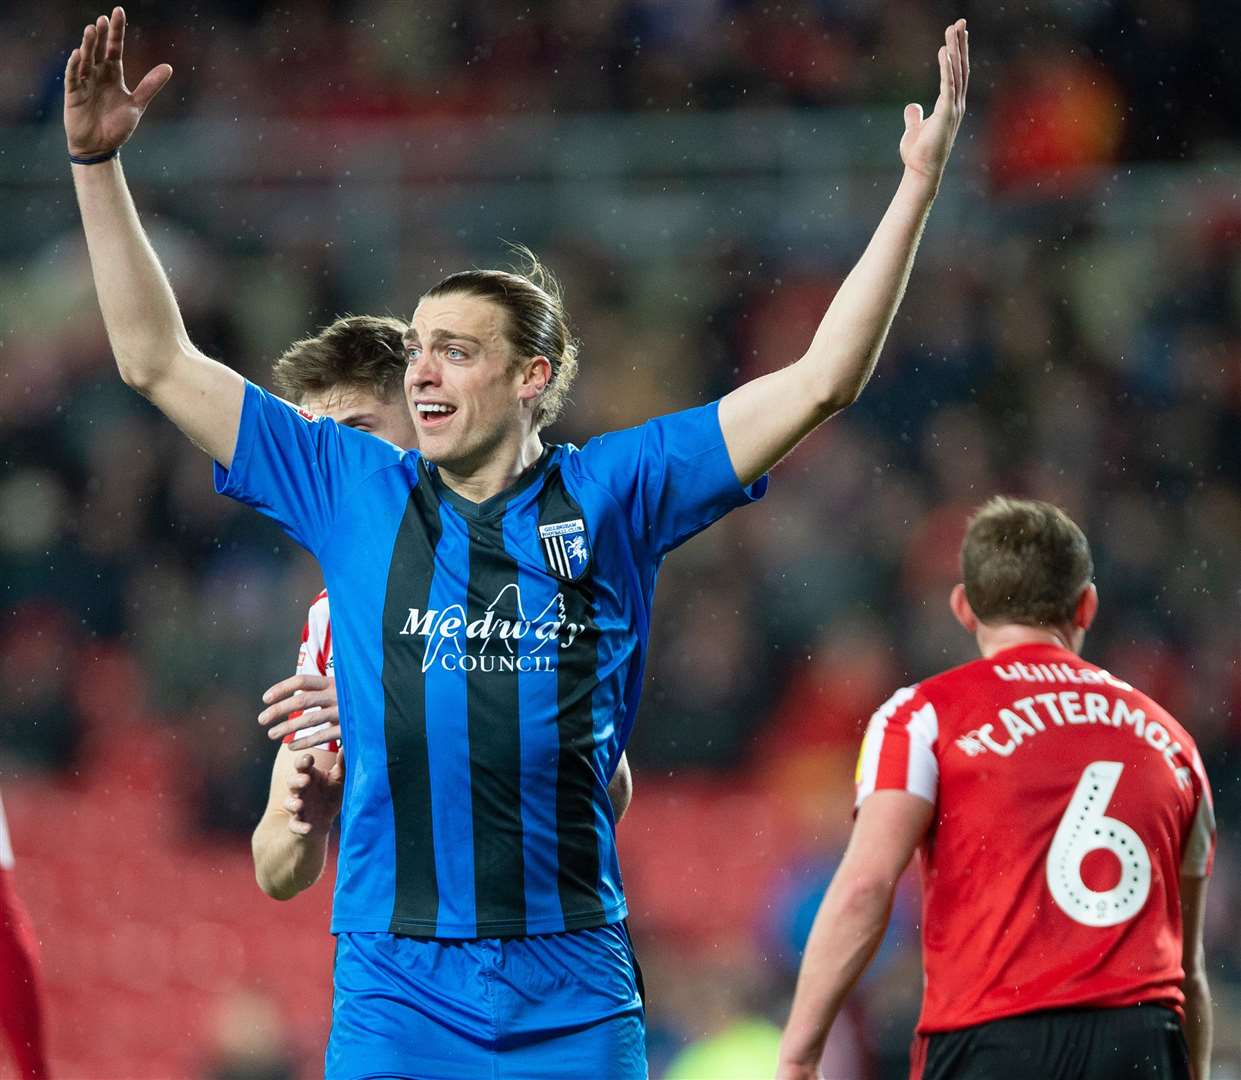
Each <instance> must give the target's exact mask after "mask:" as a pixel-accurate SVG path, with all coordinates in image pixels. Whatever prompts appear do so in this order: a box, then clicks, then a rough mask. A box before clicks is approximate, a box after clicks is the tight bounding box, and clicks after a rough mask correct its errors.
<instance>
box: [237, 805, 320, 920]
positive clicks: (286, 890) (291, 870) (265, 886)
mask: <svg viewBox="0 0 1241 1080" xmlns="http://www.w3.org/2000/svg"><path fill="white" fill-rule="evenodd" d="M288 821H289V819H288V815H286V814H283V813H279V812H273V811H268V812H267V813H266V814H264V815H263V819H262V820H261V821H260V822H259V824H258V828H256V829H255V830H254V836H253V838H252V840H251V844H250V847H251V850H252V852H253V853H254V876H255V878H256V879H257V880H258V883H259V888H261V889H262V890H263V891H264V892H265V893H267V895H268V896H270V897H271V898H272V899H274V900H291V899H293V897H295V896H296V895H297V894H298V893H300V892H301V891H302V890H303V889H308V888H310V886H311V885H313V884H314V883H315V882H316V881H318V880H319V878H320V877H321V876H322V875H323V868H324V866H326V864H327V846H328V837H327V830H326V829H322V830H315V831H313V832H311V833H309V834H308V835H306V836H297V835H295V834H294V833H292V832H290V831H289V826H288Z"/></svg>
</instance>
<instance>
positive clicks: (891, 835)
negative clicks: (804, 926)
mask: <svg viewBox="0 0 1241 1080" xmlns="http://www.w3.org/2000/svg"><path fill="white" fill-rule="evenodd" d="M933 812H934V808H933V807H932V805H931V804H930V803H929V802H927V801H926V800H925V799H923V798H921V797H919V796H917V795H911V794H910V793H909V792H907V791H876V792H874V793H873V794H872V795H868V796H867V797H866V799H865V800H864V801H863V803H862V805H861V806H860V807H859V808H858V813H857V821H856V823H855V824H854V826H853V835H852V836H850V838H849V846H848V848H847V849H846V850H845V854H844V858H843V859H841V862H840V866H839V867H838V868H837V870H836V874H835V876H834V877H833V878H832V883H831V885H830V886H829V887H828V890H827V895H826V896H824V898H823V903H822V905H821V906H820V907H819V913H818V915H817V916H815V920H814V926H813V927H812V928H811V931H810V939H809V941H807V942H806V950H805V953H804V954H803V956H802V962H801V972H800V973H799V974H798V977H797V991H796V993H795V994H794V996H793V1008H792V1012H791V1013H790V1015H789V1021H788V1024H787V1025H786V1026H785V1029H784V1037H783V1038H782V1039H781V1040H780V1063H779V1067H778V1068H777V1070H776V1076H777V1078H778V1080H815V1078H816V1077H817V1076H818V1074H819V1059H820V1058H821V1057H822V1056H823V1046H824V1044H825V1043H826V1042H827V1034H828V1032H829V1031H830V1030H831V1027H832V1022H833V1021H834V1020H835V1019H836V1014H837V1013H838V1012H839V1011H840V1007H841V1006H842V1005H843V1004H844V1001H845V996H846V995H847V994H848V993H849V991H850V989H852V987H853V984H854V983H855V982H857V980H858V977H859V976H860V975H861V974H862V972H863V971H865V970H866V965H867V964H869V963H870V960H871V957H872V956H874V955H875V950H876V949H877V948H879V943H880V942H881V941H882V940H883V932H884V930H885V929H886V928H887V925H888V916H889V914H890V913H891V911H892V897H893V896H894V895H895V893H896V883H897V881H898V880H900V876H901V874H902V873H903V872H904V870H905V867H906V865H907V864H908V863H909V860H910V857H911V856H912V855H913V853H914V850H915V849H916V848H917V846H918V845H919V844H920V843H921V842H922V839H923V837H924V836H925V835H926V831H927V829H928V828H929V827H930V824H931V817H932V814H933Z"/></svg>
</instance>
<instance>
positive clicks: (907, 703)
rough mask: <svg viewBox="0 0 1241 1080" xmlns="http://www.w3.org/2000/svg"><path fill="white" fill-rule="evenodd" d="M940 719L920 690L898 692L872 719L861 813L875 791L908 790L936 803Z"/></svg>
mask: <svg viewBox="0 0 1241 1080" xmlns="http://www.w3.org/2000/svg"><path fill="white" fill-rule="evenodd" d="M938 738H939V718H938V717H937V716H936V715H935V706H934V705H932V704H931V703H930V702H929V701H928V700H927V699H926V697H925V696H923V694H922V691H921V690H919V689H918V687H917V686H906V687H904V688H903V689H901V690H898V691H897V692H896V693H895V694H893V695H892V696H891V697H890V698H888V700H887V701H886V702H885V703H884V704H883V705H882V706H881V707H880V708H879V710H878V711H877V712H876V713H875V714H874V715H873V716H872V717H871V718H870V723H869V724H868V725H867V727H866V735H865V737H864V738H863V739H862V749H861V751H860V753H859V754H858V762H857V772H856V774H855V775H854V782H855V784H856V785H857V795H856V798H855V799H854V802H853V805H854V808H855V809H856V808H857V807H859V806H861V805H862V800H863V799H865V798H866V796H867V795H869V794H870V793H871V792H872V791H883V790H888V791H908V792H910V793H911V794H913V795H918V796H920V797H921V798H923V799H926V800H927V801H928V802H931V803H933V802H935V797H936V794H937V791H938V788H939V761H938V760H937V759H936V757H935V742H936V740H937V739H938Z"/></svg>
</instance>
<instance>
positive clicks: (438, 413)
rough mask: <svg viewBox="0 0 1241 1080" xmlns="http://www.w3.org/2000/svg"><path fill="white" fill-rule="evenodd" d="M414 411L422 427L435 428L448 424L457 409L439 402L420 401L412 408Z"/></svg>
mask: <svg viewBox="0 0 1241 1080" xmlns="http://www.w3.org/2000/svg"><path fill="white" fill-rule="evenodd" d="M414 411H415V412H416V413H417V416H418V422H419V423H420V424H421V425H422V426H423V427H427V428H436V427H442V426H443V425H444V424H446V423H448V421H449V419H451V417H452V416H453V414H454V413H456V411H457V407H456V406H455V405H446V404H444V403H443V402H439V401H420V402H418V403H417V404H416V405H415V406H414Z"/></svg>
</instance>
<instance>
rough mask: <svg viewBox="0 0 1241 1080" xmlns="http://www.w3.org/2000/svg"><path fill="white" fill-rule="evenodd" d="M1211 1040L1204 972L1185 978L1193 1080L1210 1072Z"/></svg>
mask: <svg viewBox="0 0 1241 1080" xmlns="http://www.w3.org/2000/svg"><path fill="white" fill-rule="evenodd" d="M1211 1040H1212V1015H1211V987H1210V984H1209V983H1208V982H1207V976H1206V972H1205V971H1203V972H1199V973H1197V974H1194V975H1188V976H1186V978H1185V1041H1186V1042H1187V1043H1188V1044H1189V1062H1190V1064H1191V1065H1192V1066H1193V1075H1194V1080H1207V1078H1208V1077H1209V1076H1210V1075H1211Z"/></svg>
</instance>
